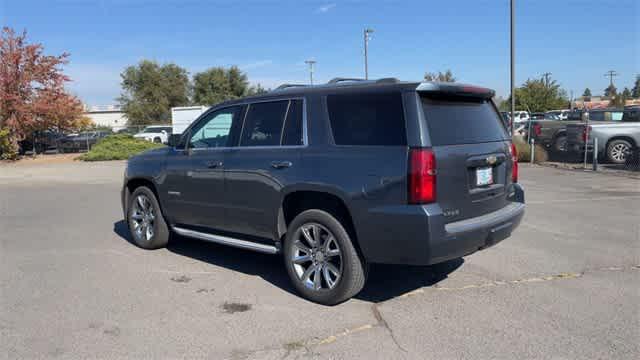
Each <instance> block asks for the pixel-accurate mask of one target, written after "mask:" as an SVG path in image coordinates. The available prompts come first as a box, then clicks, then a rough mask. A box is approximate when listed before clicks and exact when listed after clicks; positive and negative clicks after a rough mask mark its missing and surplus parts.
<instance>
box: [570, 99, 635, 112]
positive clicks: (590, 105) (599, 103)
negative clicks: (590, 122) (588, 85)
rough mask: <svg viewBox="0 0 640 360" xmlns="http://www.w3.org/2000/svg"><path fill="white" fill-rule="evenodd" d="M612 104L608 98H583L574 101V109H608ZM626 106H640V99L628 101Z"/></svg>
mask: <svg viewBox="0 0 640 360" xmlns="http://www.w3.org/2000/svg"><path fill="white" fill-rule="evenodd" d="M610 102H611V98H610V97H608V96H581V97H579V98H577V99H575V100H574V101H573V107H574V108H576V109H582V108H587V109H606V108H608V107H609V103H610ZM624 105H625V106H631V105H640V99H628V100H626V101H625V104H624Z"/></svg>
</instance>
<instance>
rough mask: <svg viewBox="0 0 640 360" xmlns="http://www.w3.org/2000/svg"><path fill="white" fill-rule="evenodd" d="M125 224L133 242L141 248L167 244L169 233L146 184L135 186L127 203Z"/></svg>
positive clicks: (154, 198) (156, 201)
mask: <svg viewBox="0 0 640 360" xmlns="http://www.w3.org/2000/svg"><path fill="white" fill-rule="evenodd" d="M126 220H127V224H128V225H129V232H130V233H131V239H132V240H133V243H134V244H136V245H138V246H139V247H141V248H143V249H158V248H162V247H165V246H167V243H168V242H169V236H170V235H171V233H170V231H169V227H168V226H167V223H166V222H165V220H164V217H163V216H162V212H161V210H160V205H159V204H158V200H157V199H156V196H155V195H154V193H153V191H151V189H149V188H148V187H146V186H140V187H138V188H136V189H135V190H134V191H133V193H132V194H131V196H130V197H129V203H128V205H127V219H126Z"/></svg>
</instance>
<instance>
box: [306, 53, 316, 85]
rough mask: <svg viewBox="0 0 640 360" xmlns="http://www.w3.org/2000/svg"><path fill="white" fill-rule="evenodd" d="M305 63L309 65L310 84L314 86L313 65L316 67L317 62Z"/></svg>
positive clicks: (308, 61)
mask: <svg viewBox="0 0 640 360" xmlns="http://www.w3.org/2000/svg"><path fill="white" fill-rule="evenodd" d="M304 63H305V64H307V65H309V83H310V84H311V85H313V65H315V63H316V61H315V60H312V59H309V60H305V62H304Z"/></svg>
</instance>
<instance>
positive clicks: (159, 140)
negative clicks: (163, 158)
mask: <svg viewBox="0 0 640 360" xmlns="http://www.w3.org/2000/svg"><path fill="white" fill-rule="evenodd" d="M153 142H154V143H156V144H161V143H162V140H161V139H160V138H159V137H155V138H153Z"/></svg>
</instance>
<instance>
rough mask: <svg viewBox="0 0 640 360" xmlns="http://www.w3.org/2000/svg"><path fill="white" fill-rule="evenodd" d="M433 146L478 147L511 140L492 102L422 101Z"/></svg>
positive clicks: (459, 99)
mask: <svg viewBox="0 0 640 360" xmlns="http://www.w3.org/2000/svg"><path fill="white" fill-rule="evenodd" d="M422 109H423V111H424V115H425V118H426V119H427V126H428V128H429V135H430V136H431V143H432V145H435V146H437V145H458V144H474V143H483V142H490V141H502V140H505V139H507V138H508V136H507V134H506V132H505V129H504V127H503V126H502V124H501V122H500V118H499V117H498V113H497V112H496V110H495V108H494V107H493V104H491V102H490V101H489V100H483V99H478V100H475V99H468V98H427V97H423V98H422Z"/></svg>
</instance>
